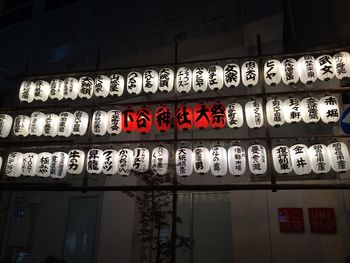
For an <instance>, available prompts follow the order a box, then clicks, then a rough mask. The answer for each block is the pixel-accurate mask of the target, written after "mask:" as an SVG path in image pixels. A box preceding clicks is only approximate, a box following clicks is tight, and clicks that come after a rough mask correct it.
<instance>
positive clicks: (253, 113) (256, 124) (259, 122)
mask: <svg viewBox="0 0 350 263" xmlns="http://www.w3.org/2000/svg"><path fill="white" fill-rule="evenodd" d="M244 111H245V118H246V122H247V125H248V127H249V128H251V129H255V128H260V127H262V126H263V125H264V115H263V114H264V113H263V107H262V104H261V102H260V100H251V101H248V102H247V103H246V104H245V109H244Z"/></svg>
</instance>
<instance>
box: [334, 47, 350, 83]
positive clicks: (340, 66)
mask: <svg viewBox="0 0 350 263" xmlns="http://www.w3.org/2000/svg"><path fill="white" fill-rule="evenodd" d="M333 69H334V74H335V76H336V77H337V78H338V79H343V78H350V54H349V53H348V52H338V53H336V54H334V56H333Z"/></svg>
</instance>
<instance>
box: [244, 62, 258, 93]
mask: <svg viewBox="0 0 350 263" xmlns="http://www.w3.org/2000/svg"><path fill="white" fill-rule="evenodd" d="M258 80H259V68H258V63H256V62H255V61H246V62H244V63H243V65H242V83H243V85H244V86H246V87H254V86H255V85H256V84H258Z"/></svg>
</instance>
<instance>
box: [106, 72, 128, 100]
mask: <svg viewBox="0 0 350 263" xmlns="http://www.w3.org/2000/svg"><path fill="white" fill-rule="evenodd" d="M109 79H110V81H111V85H110V87H109V95H111V96H117V97H120V96H121V95H123V93H124V85H125V80H124V77H123V76H122V75H119V74H113V75H111V76H110V77H109Z"/></svg>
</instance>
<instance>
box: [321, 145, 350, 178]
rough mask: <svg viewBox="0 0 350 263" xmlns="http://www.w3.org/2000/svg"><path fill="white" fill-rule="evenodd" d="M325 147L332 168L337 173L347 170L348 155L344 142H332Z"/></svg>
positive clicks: (349, 162)
mask: <svg viewBox="0 0 350 263" xmlns="http://www.w3.org/2000/svg"><path fill="white" fill-rule="evenodd" d="M327 148H328V152H329V157H330V161H331V167H332V169H333V170H334V171H335V172H337V173H343V172H346V171H349V169H350V157H349V150H348V148H347V147H346V144H345V143H342V142H333V143H331V144H330V145H328V147H327Z"/></svg>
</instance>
